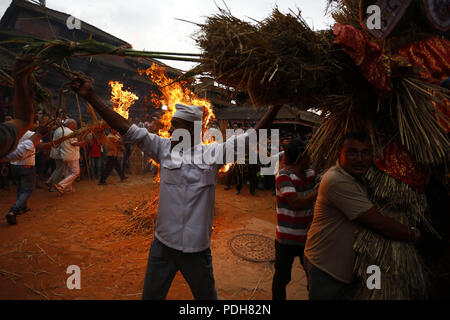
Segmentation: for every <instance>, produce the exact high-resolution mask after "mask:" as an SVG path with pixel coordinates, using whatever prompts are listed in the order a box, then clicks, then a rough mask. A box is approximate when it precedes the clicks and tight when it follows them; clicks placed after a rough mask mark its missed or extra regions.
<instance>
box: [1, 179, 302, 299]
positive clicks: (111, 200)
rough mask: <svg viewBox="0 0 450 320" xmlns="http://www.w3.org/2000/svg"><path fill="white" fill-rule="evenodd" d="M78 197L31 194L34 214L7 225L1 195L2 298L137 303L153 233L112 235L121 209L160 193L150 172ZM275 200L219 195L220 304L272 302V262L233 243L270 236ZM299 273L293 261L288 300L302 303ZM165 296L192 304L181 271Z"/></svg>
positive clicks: (79, 190) (82, 190) (5, 194)
mask: <svg viewBox="0 0 450 320" xmlns="http://www.w3.org/2000/svg"><path fill="white" fill-rule="evenodd" d="M75 189H76V190H75V192H74V193H70V194H66V195H64V196H63V197H58V196H57V194H56V193H49V192H46V191H44V190H43V189H37V190H35V192H34V194H33V195H32V197H31V199H30V201H29V203H28V205H29V207H30V208H31V209H32V210H31V211H29V212H28V213H26V214H24V215H20V216H19V217H18V224H17V225H16V226H8V225H7V224H6V220H5V219H4V217H3V214H4V213H5V212H6V211H7V210H8V209H9V207H10V206H11V204H12V203H13V202H14V200H15V190H14V187H11V189H10V190H9V191H3V190H1V191H0V212H1V213H2V217H1V220H0V299H51V300H53V299H140V296H141V292H142V286H143V279H144V275H145V269H146V264H147V257H148V250H149V246H150V243H151V240H152V238H153V236H152V235H144V234H139V235H132V236H123V235H119V234H118V233H117V231H118V230H120V228H123V226H124V224H125V223H126V221H127V220H126V219H127V218H128V217H127V215H126V214H124V210H125V209H127V208H130V207H133V206H134V205H137V204H138V203H141V202H142V201H144V200H148V199H149V198H152V194H155V193H157V192H158V186H157V185H155V184H154V183H153V182H152V179H151V176H150V175H136V176H130V178H129V179H128V180H127V181H126V182H124V183H120V182H119V179H118V177H110V178H109V179H108V185H106V186H98V185H96V183H95V182H93V181H87V180H84V181H81V182H78V183H76V184H75ZM274 205H275V198H274V197H273V196H272V194H271V192H270V191H259V196H258V197H253V196H250V195H249V192H248V188H247V187H244V189H243V191H242V194H241V195H239V196H238V195H235V194H234V190H230V191H224V190H223V186H222V185H218V187H217V190H216V216H215V220H214V230H213V235H212V243H211V250H212V256H213V267H214V275H215V279H216V288H217V291H218V295H219V298H220V299H230V300H231V299H244V300H246V299H271V283H272V276H273V263H269V262H261V263H255V262H250V261H247V260H244V259H242V258H239V257H237V256H235V255H234V254H233V253H232V252H231V250H230V246H229V242H230V239H232V238H233V237H234V236H236V235H239V234H242V233H254V234H262V235H265V236H267V237H270V238H273V237H274V236H275V223H276V217H275V208H274ZM70 265H77V266H79V267H80V269H81V289H80V290H76V289H75V290H69V289H68V288H67V285H66V281H67V278H68V277H69V276H70V275H69V274H66V270H67V267H68V266H70ZM306 297H307V293H306V287H305V280H304V272H303V270H302V269H301V267H300V265H299V263H298V261H297V260H296V262H295V264H294V267H293V271H292V281H291V283H290V284H289V286H288V299H306ZM167 298H168V299H192V295H191V293H190V290H189V287H188V285H187V283H186V281H185V280H184V279H183V277H182V276H181V275H180V274H179V273H178V274H177V275H176V277H175V279H174V281H173V283H172V287H171V289H170V291H169V294H168V297H167Z"/></svg>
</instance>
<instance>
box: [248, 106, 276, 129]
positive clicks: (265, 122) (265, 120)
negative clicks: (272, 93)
mask: <svg viewBox="0 0 450 320" xmlns="http://www.w3.org/2000/svg"><path fill="white" fill-rule="evenodd" d="M282 106H283V105H281V104H279V105H276V106H270V107H269V109H268V110H267V112H266V113H265V114H264V116H263V117H262V118H261V119H260V120H259V121H258V123H257V124H256V125H255V127H254V128H253V129H255V130H256V131H258V130H259V129H270V127H271V125H272V123H273V121H274V120H275V118H276V117H277V114H278V111H280V109H281V107H282Z"/></svg>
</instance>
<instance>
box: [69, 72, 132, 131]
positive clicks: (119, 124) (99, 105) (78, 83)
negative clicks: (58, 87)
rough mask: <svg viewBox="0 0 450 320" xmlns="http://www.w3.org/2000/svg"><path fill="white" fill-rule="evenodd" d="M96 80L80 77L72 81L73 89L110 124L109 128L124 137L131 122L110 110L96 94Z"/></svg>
mask: <svg viewBox="0 0 450 320" xmlns="http://www.w3.org/2000/svg"><path fill="white" fill-rule="evenodd" d="M93 83H94V80H92V79H91V78H88V77H86V76H82V75H80V76H78V77H76V78H74V79H73V80H72V89H73V90H74V91H75V92H76V93H78V94H79V95H80V96H82V97H83V98H84V99H85V100H86V101H87V102H89V103H90V104H91V105H92V107H93V108H94V109H95V111H97V112H98V113H99V114H100V116H101V117H102V118H103V119H104V120H105V121H106V122H107V123H108V124H109V126H110V127H111V128H113V129H115V130H117V131H119V133H120V134H122V135H124V134H125V133H127V131H128V129H129V128H130V126H131V125H130V122H128V120H127V119H125V118H124V117H122V116H121V115H120V114H118V113H117V112H115V111H114V110H113V109H111V108H109V107H108V106H107V105H106V104H105V103H104V102H103V101H102V100H101V99H100V98H99V97H98V96H97V94H96V93H95V92H94V88H93Z"/></svg>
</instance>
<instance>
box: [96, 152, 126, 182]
mask: <svg viewBox="0 0 450 320" xmlns="http://www.w3.org/2000/svg"><path fill="white" fill-rule="evenodd" d="M113 169H116V171H117V173H118V175H119V177H120V180H123V178H124V174H123V172H122V167H121V165H120V162H119V159H117V157H111V156H108V158H107V159H106V164H105V169H104V170H103V171H102V175H101V178H100V182H105V181H106V179H108V177H109V175H110V174H111V171H112V170H113Z"/></svg>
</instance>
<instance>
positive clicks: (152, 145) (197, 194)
mask: <svg viewBox="0 0 450 320" xmlns="http://www.w3.org/2000/svg"><path fill="white" fill-rule="evenodd" d="M72 88H73V89H74V90H75V91H76V92H77V93H78V94H79V95H81V96H82V97H84V98H85V99H86V100H87V101H88V102H89V103H90V104H91V105H92V106H93V107H94V109H95V110H96V111H97V112H98V113H99V114H100V115H101V116H102V118H103V119H104V120H105V121H106V122H107V123H108V124H109V125H110V126H111V127H112V128H113V129H115V130H117V131H118V132H119V133H120V134H121V135H122V136H123V137H124V139H125V140H126V141H128V142H133V143H135V144H137V145H138V146H139V148H141V150H142V151H144V152H145V153H147V154H148V155H149V156H150V157H151V158H152V159H154V160H155V161H156V162H158V163H160V165H161V171H160V172H161V183H160V193H159V205H158V218H157V221H156V231H155V239H154V241H153V242H152V245H151V248H150V254H149V260H148V265H147V273H146V276H145V280H144V290H143V295H142V298H143V299H165V297H166V295H167V292H168V291H169V288H170V285H171V283H172V280H173V278H174V276H175V274H176V272H177V271H178V270H180V271H181V273H182V274H183V276H184V278H185V279H186V281H187V282H188V284H189V286H190V288H191V291H192V293H193V295H194V298H195V299H201V300H207V299H217V293H216V290H215V285H214V276H213V269H212V257H211V250H210V248H209V247H210V241H211V231H212V222H213V217H214V203H215V187H216V178H217V172H218V170H219V169H220V168H221V167H222V166H223V162H221V161H217V160H218V159H219V158H218V157H217V158H215V156H217V155H218V154H221V151H222V152H223V153H222V155H225V154H226V150H225V149H227V148H234V147H235V145H236V144H235V142H236V140H244V141H248V139H247V137H248V134H243V135H239V136H234V137H232V138H231V139H229V140H227V141H226V142H225V143H221V144H218V143H213V144H210V145H202V144H201V143H199V142H200V141H197V143H195V142H194V147H192V148H190V149H189V150H184V152H181V151H180V152H179V153H178V154H177V152H175V151H174V148H173V147H174V146H175V145H176V144H177V143H176V142H175V141H172V140H171V139H165V138H161V137H159V136H158V135H155V134H152V133H149V132H148V131H147V130H146V129H145V128H138V127H137V126H136V125H130V123H129V122H128V120H127V119H125V118H123V117H122V116H120V115H119V114H118V113H116V112H114V111H113V110H112V109H111V108H109V107H107V106H106V105H105V104H104V103H103V102H102V101H101V100H100V98H99V97H98V96H97V95H96V94H95V92H94V91H93V89H92V80H91V79H87V78H85V77H79V78H76V79H74V81H73V82H72ZM280 107H281V106H277V107H273V108H270V109H269V111H268V112H267V113H266V115H265V116H264V117H263V119H261V121H260V122H259V123H258V124H257V125H256V127H255V129H264V128H267V127H268V126H269V125H270V124H271V123H272V122H273V120H274V119H275V116H276V114H277V113H278V110H279V109H280ZM202 115H203V108H202V107H198V106H185V105H178V104H177V105H176V112H175V114H174V116H173V118H172V129H174V130H176V129H184V130H187V131H188V132H189V133H190V138H191V142H192V141H196V137H194V135H193V133H194V121H199V120H200V121H201V119H202ZM178 132H179V131H178ZM191 146H192V143H191ZM186 151H187V152H186ZM203 151H207V152H208V151H211V155H212V157H211V158H210V159H215V161H212V163H209V164H207V163H205V162H203V161H200V162H197V161H195V160H194V161H191V160H192V159H191V156H192V155H193V156H194V158H195V157H196V156H197V155H200V156H202V152H203ZM172 155H173V156H172ZM188 159H189V160H188ZM222 160H223V159H222ZM220 162H221V163H220Z"/></svg>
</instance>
